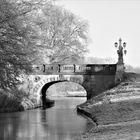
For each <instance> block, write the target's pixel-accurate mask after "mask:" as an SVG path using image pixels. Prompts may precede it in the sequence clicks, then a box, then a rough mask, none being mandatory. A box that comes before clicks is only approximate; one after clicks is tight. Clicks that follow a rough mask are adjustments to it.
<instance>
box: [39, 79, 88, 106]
mask: <svg viewBox="0 0 140 140" xmlns="http://www.w3.org/2000/svg"><path fill="white" fill-rule="evenodd" d="M64 82H67V84H68V83H73V84H77V85H79V86H81V87H82V88H83V90H84V91H85V97H86V96H87V92H86V90H85V88H84V87H83V86H82V85H80V84H78V83H75V82H71V81H67V80H64V81H53V82H49V83H46V84H44V85H43V87H42V88H41V89H40V96H41V101H42V104H43V106H45V104H46V99H47V100H49V99H48V97H47V90H48V89H49V88H50V87H51V86H52V85H54V84H56V83H64Z"/></svg>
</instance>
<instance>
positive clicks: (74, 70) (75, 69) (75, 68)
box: [73, 64, 76, 72]
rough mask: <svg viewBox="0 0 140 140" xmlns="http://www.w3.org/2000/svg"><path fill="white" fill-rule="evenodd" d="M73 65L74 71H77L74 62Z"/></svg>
mask: <svg viewBox="0 0 140 140" xmlns="http://www.w3.org/2000/svg"><path fill="white" fill-rule="evenodd" d="M73 66H74V72H75V70H76V67H75V64H73Z"/></svg>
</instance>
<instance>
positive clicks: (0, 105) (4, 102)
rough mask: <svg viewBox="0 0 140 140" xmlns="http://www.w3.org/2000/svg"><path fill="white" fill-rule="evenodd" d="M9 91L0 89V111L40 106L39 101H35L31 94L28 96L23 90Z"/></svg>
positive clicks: (22, 109)
mask: <svg viewBox="0 0 140 140" xmlns="http://www.w3.org/2000/svg"><path fill="white" fill-rule="evenodd" d="M11 92H12V93H11ZM11 92H5V91H3V90H1V91H0V113H7V112H17V111H24V110H27V109H34V108H37V107H41V103H37V101H36V99H35V98H34V97H33V96H32V97H31V96H30V97H28V96H27V95H25V93H23V91H19V90H15V91H11Z"/></svg>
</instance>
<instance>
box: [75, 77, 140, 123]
mask: <svg viewBox="0 0 140 140" xmlns="http://www.w3.org/2000/svg"><path fill="white" fill-rule="evenodd" d="M126 77H127V79H125V81H124V82H122V83H121V84H120V85H118V86H117V87H114V88H112V89H111V90H107V91H105V92H103V93H101V94H100V95H98V96H96V97H94V98H92V99H91V100H89V101H87V102H86V103H83V104H81V105H79V106H77V111H79V112H81V113H83V114H85V115H87V116H88V117H90V118H91V119H92V120H93V121H94V122H95V123H96V124H98V125H108V124H114V123H119V122H128V121H135V120H140V75H138V74H128V75H127V76H126Z"/></svg>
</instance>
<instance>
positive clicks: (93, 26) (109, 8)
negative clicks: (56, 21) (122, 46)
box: [59, 0, 140, 66]
mask: <svg viewBox="0 0 140 140" xmlns="http://www.w3.org/2000/svg"><path fill="white" fill-rule="evenodd" d="M59 4H60V5H63V6H64V7H65V8H66V9H68V10H70V11H71V12H73V13H74V14H76V15H78V16H80V17H81V18H83V19H85V20H87V21H88V23H89V36H90V38H91V39H92V42H91V43H90V44H89V46H88V48H89V50H90V54H89V55H88V56H93V57H94V56H96V57H113V58H116V59H117V53H116V49H115V47H114V43H115V42H116V41H118V39H119V38H120V37H121V38H122V41H123V42H124V41H125V42H126V43H127V46H126V49H127V51H128V53H127V55H126V56H125V58H124V59H125V63H127V64H131V65H133V66H140V55H139V53H140V1H139V0H59Z"/></svg>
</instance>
